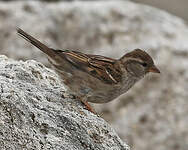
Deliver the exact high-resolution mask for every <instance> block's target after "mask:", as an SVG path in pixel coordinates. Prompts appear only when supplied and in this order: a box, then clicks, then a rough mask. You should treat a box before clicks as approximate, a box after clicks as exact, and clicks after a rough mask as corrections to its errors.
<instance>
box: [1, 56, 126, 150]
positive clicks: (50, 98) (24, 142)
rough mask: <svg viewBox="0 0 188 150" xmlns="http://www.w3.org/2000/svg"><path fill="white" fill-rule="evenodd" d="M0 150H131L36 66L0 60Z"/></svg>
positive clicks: (49, 73) (49, 72) (46, 71)
mask: <svg viewBox="0 0 188 150" xmlns="http://www.w3.org/2000/svg"><path fill="white" fill-rule="evenodd" d="M0 87H1V89H0V114H1V115H0V149H1V150H8V149H11V150H23V149H26V150H29V149H35V150H40V149H45V150H47V149H50V150H53V149H54V150H58V149H59V150H60V149H61V150H86V149H88V150H106V149H109V150H129V147H128V146H127V145H126V144H125V143H123V142H122V141H121V140H120V138H119V137H118V136H117V134H116V133H115V132H114V130H113V129H112V128H111V127H110V126H109V125H108V124H107V123H106V122H105V121H104V120H103V119H102V118H100V117H97V116H96V115H94V114H92V113H90V112H88V111H87V110H85V109H83V105H82V104H81V103H80V102H79V101H78V100H76V99H75V98H74V97H73V96H71V95H69V94H68V93H66V90H65V88H64V86H63V84H61V82H60V80H59V79H58V77H57V75H56V74H55V73H54V72H53V71H52V70H50V69H48V68H45V67H44V65H42V64H40V63H37V62H36V61H26V62H23V61H20V62H18V61H13V60H10V59H8V58H7V57H5V56H1V55H0Z"/></svg>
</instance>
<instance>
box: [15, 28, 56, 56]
mask: <svg viewBox="0 0 188 150" xmlns="http://www.w3.org/2000/svg"><path fill="white" fill-rule="evenodd" d="M17 32H18V34H19V35H20V36H21V37H23V38H24V39H25V40H27V41H28V42H30V43H31V44H33V45H34V46H36V47H37V48H39V49H40V50H41V51H42V52H44V53H45V54H47V55H48V56H50V57H54V56H55V55H56V54H55V51H54V50H53V49H51V48H49V47H47V46H46V45H44V44H43V43H41V42H40V41H39V40H37V39H35V38H34V37H32V36H31V35H29V34H28V33H26V32H24V31H23V30H22V29H20V28H18V29H17Z"/></svg>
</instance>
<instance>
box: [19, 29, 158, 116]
mask: <svg viewBox="0 0 188 150" xmlns="http://www.w3.org/2000/svg"><path fill="white" fill-rule="evenodd" d="M17 33H18V34H19V35H20V36H21V37H23V38H24V39H25V40H27V41H28V42H30V43H31V44H32V45H34V46H35V47H37V48H38V49H39V50H41V51H42V52H43V53H45V54H46V55H47V57H48V60H49V62H50V63H51V64H52V66H53V69H54V70H55V72H56V73H57V74H58V76H59V77H60V79H61V81H62V82H63V83H64V84H65V85H66V86H67V88H68V91H70V92H71V93H73V94H74V95H75V96H76V97H78V99H79V100H80V101H81V102H82V103H83V104H84V105H85V107H86V108H87V109H88V110H89V111H90V112H93V113H95V111H94V110H93V108H92V107H91V106H90V104H89V103H88V102H91V103H108V102H110V101H112V100H114V99H116V98H117V97H119V96H120V95H122V94H124V93H126V92H127V91H128V90H129V89H130V88H131V87H133V85H135V83H137V82H138V81H139V80H141V79H142V78H144V76H145V75H146V74H148V73H150V72H152V73H160V70H159V69H158V68H157V67H156V65H155V64H154V61H153V59H152V57H151V56H150V55H149V54H148V53H147V52H146V51H144V50H141V49H134V50H132V51H130V52H128V53H126V54H125V55H123V56H122V57H120V58H119V59H113V58H109V57H105V56H101V55H93V54H85V53H82V52H79V51H73V50H66V49H65V50H60V49H53V48H50V47H48V46H46V45H45V44H43V43H42V42H40V41H39V40H37V39H36V38H34V37H33V36H31V35H30V34H28V33H26V32H25V31H23V30H22V29H20V28H17Z"/></svg>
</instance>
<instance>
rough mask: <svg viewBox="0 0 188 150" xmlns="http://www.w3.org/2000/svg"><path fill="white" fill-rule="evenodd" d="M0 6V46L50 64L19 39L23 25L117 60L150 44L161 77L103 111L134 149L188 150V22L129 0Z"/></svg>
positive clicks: (55, 43) (49, 39)
mask: <svg viewBox="0 0 188 150" xmlns="http://www.w3.org/2000/svg"><path fill="white" fill-rule="evenodd" d="M15 8H16V10H15ZM0 10H1V11H0V22H1V24H0V33H1V34H0V43H1V44H0V51H1V54H6V55H8V56H9V57H11V58H15V59H23V60H26V59H31V58H32V59H35V60H38V61H40V62H42V63H44V64H47V60H46V58H45V56H44V55H43V54H41V53H40V52H39V50H37V49H36V48H34V47H33V46H30V44H28V43H26V42H24V41H23V40H22V39H20V38H18V36H17V35H16V33H15V28H16V27H21V28H23V29H24V30H25V31H27V32H29V33H31V34H32V35H34V36H35V37H37V38H38V39H41V41H42V42H44V43H47V45H49V46H50V47H54V48H61V49H63V48H65V49H74V50H82V51H84V52H88V53H95V54H102V55H106V56H111V57H114V58H118V57H120V56H121V55H123V54H124V53H126V52H128V51H130V50H132V49H135V48H142V49H145V50H146V51H147V52H148V53H150V54H151V55H152V57H153V58H154V60H155V62H156V64H157V66H158V67H159V68H160V70H161V72H162V73H161V75H160V76H156V75H150V76H147V77H146V78H145V80H142V81H141V82H139V83H138V84H137V85H136V86H135V87H134V88H132V89H131V90H130V91H129V92H128V93H126V94H125V95H124V96H122V97H120V98H119V99H120V100H116V101H113V102H112V103H109V104H105V105H104V104H103V105H100V107H99V106H98V107H99V110H101V112H102V114H103V117H104V118H105V119H106V120H108V121H110V122H111V124H112V125H113V127H114V128H115V130H116V131H117V132H118V134H119V135H120V137H121V138H122V139H123V140H125V141H126V142H128V143H129V145H131V146H132V147H133V149H136V150H151V149H152V150H178V149H179V150H187V147H188V144H187V141H188V130H187V124H188V115H187V114H188V105H187V97H188V92H187V91H188V84H187V82H188V69H187V68H188V61H187V60H188V42H187V39H188V26H187V24H186V23H185V22H184V21H183V20H182V19H180V18H177V17H175V16H173V15H170V14H168V13H166V12H164V11H161V10H158V9H155V8H151V7H148V6H145V5H140V4H135V3H132V2H128V1H109V2H71V3H68V2H67V3H65V2H60V3H50V4H47V3H40V2H12V3H8V4H7V3H3V2H1V3H0Z"/></svg>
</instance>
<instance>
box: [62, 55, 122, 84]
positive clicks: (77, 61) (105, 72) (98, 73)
mask: <svg viewBox="0 0 188 150" xmlns="http://www.w3.org/2000/svg"><path fill="white" fill-rule="evenodd" d="M62 53H63V55H64V57H65V58H66V59H67V61H69V62H70V63H71V64H72V65H74V66H75V67H76V68H78V69H80V70H82V71H84V72H87V73H88V74H90V75H92V76H93V77H95V78H98V79H100V80H101V81H103V82H105V83H106V84H117V83H118V82H119V81H120V80H121V73H120V69H118V68H117V67H116V68H114V65H115V62H116V60H115V59H112V58H108V57H104V56H99V55H90V54H83V53H81V52H76V51H62Z"/></svg>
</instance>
